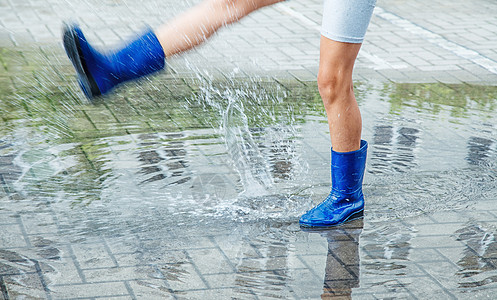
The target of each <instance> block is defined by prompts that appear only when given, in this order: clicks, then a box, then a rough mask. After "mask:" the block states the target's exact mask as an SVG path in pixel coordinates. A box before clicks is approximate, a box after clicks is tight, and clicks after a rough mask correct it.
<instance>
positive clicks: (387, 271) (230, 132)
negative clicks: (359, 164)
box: [0, 0, 497, 299]
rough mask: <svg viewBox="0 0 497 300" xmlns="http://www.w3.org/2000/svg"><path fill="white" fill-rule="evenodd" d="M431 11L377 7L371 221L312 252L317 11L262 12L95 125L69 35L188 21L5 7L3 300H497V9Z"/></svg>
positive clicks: (367, 114) (321, 166) (0, 194)
mask: <svg viewBox="0 0 497 300" xmlns="http://www.w3.org/2000/svg"><path fill="white" fill-rule="evenodd" d="M429 3H430V5H428V4H427V2H426V1H420V2H416V3H404V2H399V1H378V7H379V9H377V11H376V12H375V16H374V18H373V22H372V25H371V28H370V31H369V33H368V41H367V42H366V43H365V45H364V48H363V50H364V52H362V54H361V57H360V58H359V61H358V65H357V68H356V73H355V75H354V76H355V77H356V79H357V82H356V85H355V89H356V94H357V99H358V102H359V105H360V107H361V111H362V113H363V127H364V129H363V138H364V139H366V140H368V141H369V143H370V148H369V152H368V155H369V156H368V161H367V174H366V176H365V182H364V192H365V195H366V213H365V218H364V220H356V221H354V222H351V223H349V224H347V225H345V226H341V227H337V228H333V229H328V230H322V231H305V230H302V229H300V228H299V226H298V222H297V221H298V217H299V216H300V215H301V214H302V213H303V212H305V211H306V210H307V209H309V208H310V207H312V206H313V205H314V204H316V203H318V202H319V201H320V200H321V199H323V198H324V197H325V196H326V195H327V193H328V191H329V186H330V182H329V181H330V176H329V163H330V158H329V155H330V142H329V138H328V135H329V132H328V126H327V124H326V118H325V114H324V110H323V108H322V104H321V100H320V98H319V95H318V94H317V87H316V81H315V75H316V70H317V69H316V66H317V61H316V59H317V49H318V45H317V39H318V38H319V35H317V36H316V32H317V31H316V29H315V28H314V27H315V24H313V22H318V23H319V11H320V2H319V1H309V4H308V5H305V4H304V3H303V2H301V1H300V2H299V1H290V2H289V3H287V4H284V5H279V6H277V7H274V8H269V9H266V10H264V11H262V12H260V13H258V14H256V15H254V16H251V17H250V18H249V19H247V20H244V21H243V22H242V23H241V24H239V25H236V26H233V27H231V28H229V29H227V30H225V31H223V32H221V33H220V34H219V36H217V37H215V38H214V40H213V41H212V43H210V44H208V45H206V46H205V47H203V48H201V49H200V50H199V51H194V52H191V53H189V54H187V55H186V56H184V57H181V58H175V59H173V60H172V61H171V68H170V69H169V70H168V71H167V72H163V73H161V74H159V75H158V76H154V77H152V78H148V79H145V80H141V81H140V83H139V84H137V83H129V84H127V85H126V86H123V87H121V88H119V89H118V90H117V91H116V93H115V94H114V95H113V96H111V97H107V98H105V99H101V100H100V101H97V102H96V103H95V104H89V103H87V102H86V100H85V99H84V98H83V96H82V93H81V92H80V91H79V88H78V87H77V85H76V82H75V80H74V71H73V70H72V68H71V66H70V63H69V61H68V59H66V57H65V56H64V53H63V50H62V47H61V45H60V40H59V38H58V32H59V30H60V22H61V20H63V19H66V18H67V17H68V16H72V15H74V14H75V11H79V12H80V13H81V16H80V19H81V21H83V20H87V21H86V22H95V23H92V24H88V23H84V24H85V25H86V26H87V28H92V26H96V25H94V24H104V25H109V24H118V23H119V22H120V21H122V20H123V19H126V18H127V17H129V16H137V15H141V14H143V11H147V10H150V9H151V8H154V10H153V11H154V13H153V15H152V17H153V18H152V20H151V23H152V24H155V23H157V22H158V19H159V16H161V14H163V15H165V16H170V15H173V14H174V12H177V11H179V10H181V9H182V8H184V7H185V6H186V5H187V4H177V3H173V2H170V1H169V2H168V1H145V2H143V3H141V5H136V4H134V2H133V3H132V1H103V2H102V1H84V2H80V3H72V2H71V4H68V3H67V2H64V1H57V0H53V1H49V0H45V1H38V0H36V1H29V2H24V1H15V2H14V1H0V9H1V10H0V16H1V18H0V24H1V25H2V26H3V27H0V36H1V37H2V38H1V39H0V40H1V43H2V44H1V46H0V63H1V65H0V97H1V100H0V112H1V117H2V119H1V121H0V122H1V123H2V126H1V127H0V166H1V168H0V187H1V188H0V292H1V293H0V299H100V298H103V299H155V298H157V299H164V298H165V299H169V298H170V299H212V298H215V297H217V298H221V299H226V298H234V299H272V298H284V299H319V298H322V299H334V298H336V299H348V298H354V299H386V298H408V299H416V298H419V299H425V298H435V299H446V298H449V299H478V298H493V297H494V294H495V291H496V289H497V284H496V282H497V242H496V241H495V234H496V232H497V205H496V204H495V200H497V189H496V188H495V182H496V178H497V165H496V158H497V140H496V138H495V137H496V136H497V128H496V126H495V124H496V123H497V122H496V121H497V113H496V109H497V87H496V85H497V81H496V76H497V75H495V74H496V72H495V69H494V66H495V65H497V63H496V59H497V57H496V55H497V53H496V52H495V50H494V49H493V47H490V45H493V44H492V43H495V40H496V37H497V36H496V34H495V32H497V31H496V30H495V29H496V28H497V20H496V19H495V15H496V14H495V12H496V11H497V8H496V6H495V4H494V3H493V2H491V1H476V2H471V4H470V3H465V2H464V3H463V1H455V2H454V1H453V2H451V4H444V3H442V1H430V2H429ZM423 4H424V5H423ZM181 5H183V6H181ZM41 7H42V8H41ZM30 8H33V9H32V10H30ZM113 11H117V12H118V13H117V14H114V18H111V17H109V16H111V15H112V14H111V12H113ZM437 11H442V12H445V13H443V14H436V12H437ZM12 12H14V13H12ZM463 13H464V14H463ZM435 16H436V17H435ZM268 19H270V20H268ZM469 19H471V24H469V21H467V22H466V21H465V20H469ZM264 20H265V22H262V21H264ZM141 21H143V18H141V19H136V18H135V19H133V23H131V24H130V23H125V25H122V24H121V23H119V24H121V25H120V26H118V27H117V29H114V30H109V32H107V33H106V31H105V30H104V31H98V32H97V31H96V30H95V31H94V34H95V36H97V37H98V38H99V39H100V40H101V41H102V42H103V43H106V42H109V43H111V42H115V41H118V40H119V39H120V38H121V36H122V35H125V33H126V32H130V31H132V30H133V29H136V28H139V27H140V26H139V22H141ZM40 22H41V23H42V24H44V25H43V26H38V25H39V23H40ZM154 22H155V23H154ZM33 23H37V24H38V25H37V26H30V24H33ZM123 24H124V23H123ZM254 24H256V25H257V26H255V27H254V28H251V26H254ZM302 24H304V25H305V26H303V25H302ZM276 25H281V26H282V27H281V28H282V29H276V28H280V27H278V26H276ZM297 25H298V26H297ZM299 26H300V27H299ZM43 28H45V29H47V30H44V29H43ZM93 28H94V27H93ZM251 29H253V30H251ZM268 29H270V30H269V31H268ZM126 30H128V31H126ZM485 30H486V31H487V32H486V33H485ZM38 31H39V32H38ZM123 32H124V33H123ZM311 32H312V33H311ZM90 34H91V33H90ZM249 34H253V35H249ZM407 34H409V36H410V37H411V38H410V39H407V38H405V36H406V35H407ZM431 34H433V35H431ZM478 34H479V35H478ZM478 36H480V37H481V38H478ZM396 37H398V38H399V39H396ZM243 41H246V42H245V43H243ZM247 41H248V42H247ZM271 41H272V42H271ZM290 41H291V43H290ZM33 42H36V43H35V44H33ZM261 44H264V45H265V46H267V48H268V51H267V52H266V51H264V53H254V54H253V55H251V56H250V57H247V55H245V54H246V53H248V52H250V51H251V50H250V49H253V48H254V49H255V48H257V47H259V48H260V47H261ZM289 44H291V45H292V46H293V48H292V47H288V45H289ZM420 45H423V46H420ZM282 49H285V51H287V52H288V53H286V54H285V55H286V56H283V55H281V54H280V55H278V53H281V51H283V50H282ZM463 50H464V51H463ZM291 51H293V53H290V52H291ZM298 51H301V53H300V54H299V52H298ZM244 53H245V54H244ZM451 55H452V57H451ZM290 57H297V58H298V61H299V62H298V63H295V62H294V61H293V60H290ZM297 58H295V59H296V60H297ZM442 61H447V62H446V63H442ZM430 68H431V69H430Z"/></svg>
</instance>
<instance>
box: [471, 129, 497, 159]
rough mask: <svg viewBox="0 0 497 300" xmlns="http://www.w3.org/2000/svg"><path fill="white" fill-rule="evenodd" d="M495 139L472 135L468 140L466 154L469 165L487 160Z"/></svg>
mask: <svg viewBox="0 0 497 300" xmlns="http://www.w3.org/2000/svg"><path fill="white" fill-rule="evenodd" d="M494 143H495V141H492V140H489V139H486V138H481V137H476V136H472V137H470V138H469V140H468V156H467V157H466V160H467V161H468V163H469V164H470V165H476V166H478V165H480V164H482V163H484V162H486V161H487V159H488V158H489V156H490V155H491V153H492V151H493V150H492V145H494Z"/></svg>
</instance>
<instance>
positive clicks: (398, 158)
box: [368, 125, 419, 174]
mask: <svg viewBox="0 0 497 300" xmlns="http://www.w3.org/2000/svg"><path fill="white" fill-rule="evenodd" d="M418 133H419V130H418V129H415V128H409V127H400V128H394V127H393V126H391V125H378V126H375V127H374V135H373V142H372V145H371V146H372V147H371V148H372V150H371V168H370V169H369V170H368V172H370V173H372V174H381V173H390V172H391V171H394V172H406V171H408V170H409V169H411V168H412V167H414V166H416V161H415V157H414V152H415V150H416V146H417V143H416V142H417V139H418Z"/></svg>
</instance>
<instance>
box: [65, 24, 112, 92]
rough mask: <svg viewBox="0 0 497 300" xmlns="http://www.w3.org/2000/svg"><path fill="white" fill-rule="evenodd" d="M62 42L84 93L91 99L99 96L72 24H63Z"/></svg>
mask: <svg viewBox="0 0 497 300" xmlns="http://www.w3.org/2000/svg"><path fill="white" fill-rule="evenodd" d="M63 42H64V49H65V50H66V53H67V56H68V57H69V59H70V60H71V62H72V64H73V66H74V69H76V73H77V74H78V78H79V81H80V84H81V85H82V88H83V90H84V92H85V95H86V96H87V97H88V98H89V99H90V100H91V99H92V98H93V97H96V96H100V95H101V94H102V93H101V92H100V89H99V88H98V85H97V83H96V81H95V79H94V78H93V76H91V74H90V72H89V71H88V67H87V66H86V62H85V60H84V56H83V53H82V51H81V46H80V44H79V37H78V34H77V33H76V31H75V30H74V26H73V25H68V24H64V29H63Z"/></svg>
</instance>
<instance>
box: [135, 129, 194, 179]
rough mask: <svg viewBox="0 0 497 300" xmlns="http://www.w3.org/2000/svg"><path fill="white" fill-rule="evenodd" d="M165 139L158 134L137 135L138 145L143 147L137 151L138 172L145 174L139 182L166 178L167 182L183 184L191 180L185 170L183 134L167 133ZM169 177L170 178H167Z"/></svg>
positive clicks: (186, 165) (186, 164)
mask: <svg viewBox="0 0 497 300" xmlns="http://www.w3.org/2000/svg"><path fill="white" fill-rule="evenodd" d="M165 138H167V140H166V141H162V140H163V139H161V137H160V136H159V135H158V134H142V135H139V136H138V139H139V141H140V142H139V146H141V147H143V149H140V152H139V153H138V161H139V162H140V164H141V171H140V172H139V173H141V174H144V175H146V176H147V178H146V179H145V180H143V181H142V183H141V184H145V183H152V182H155V181H161V180H165V179H168V181H167V184H168V185H170V184H183V183H186V182H188V181H189V180H191V177H190V176H188V175H186V174H187V173H185V171H186V170H187V168H188V162H187V161H186V153H187V150H186V149H185V143H184V141H183V140H182V139H184V138H185V136H184V135H183V134H181V133H179V134H174V135H173V134H167V135H165ZM169 178H170V179H169Z"/></svg>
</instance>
